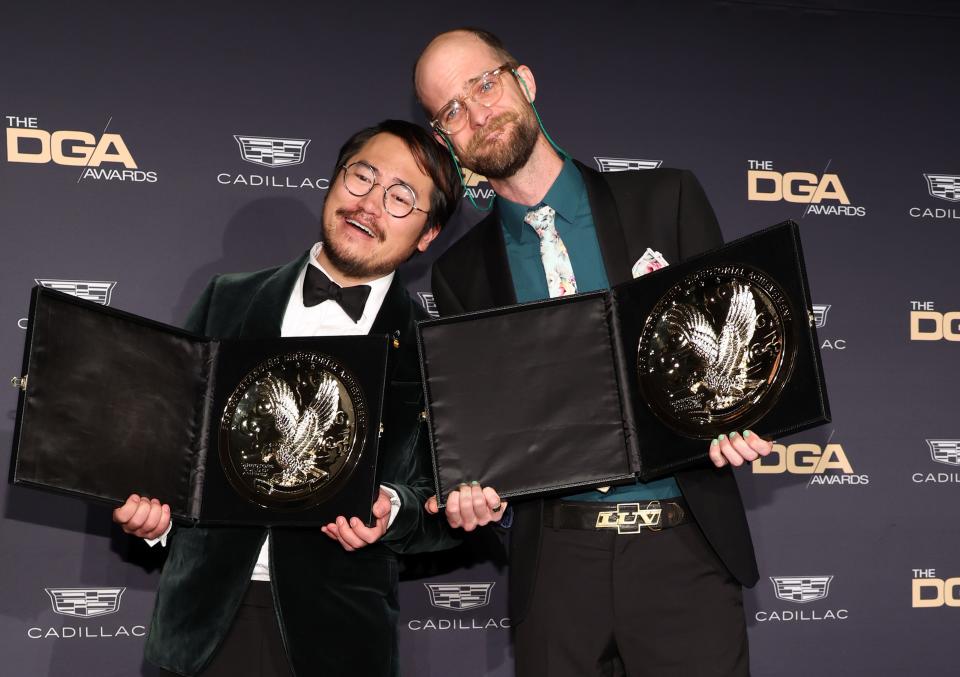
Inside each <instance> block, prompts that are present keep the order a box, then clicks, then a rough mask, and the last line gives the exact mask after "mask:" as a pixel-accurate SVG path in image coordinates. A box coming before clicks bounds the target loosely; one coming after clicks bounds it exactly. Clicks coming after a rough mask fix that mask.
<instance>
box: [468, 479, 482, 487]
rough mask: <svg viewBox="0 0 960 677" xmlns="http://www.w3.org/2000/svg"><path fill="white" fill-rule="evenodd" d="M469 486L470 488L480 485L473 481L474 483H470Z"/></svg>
mask: <svg viewBox="0 0 960 677" xmlns="http://www.w3.org/2000/svg"><path fill="white" fill-rule="evenodd" d="M470 486H471V487H479V486H480V483H479V482H477V481H476V480H474V481H472V482H471V483H470Z"/></svg>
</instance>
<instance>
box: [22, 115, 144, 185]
mask: <svg viewBox="0 0 960 677" xmlns="http://www.w3.org/2000/svg"><path fill="white" fill-rule="evenodd" d="M5 118H6V121H7V134H6V137H7V144H6V145H7V162H10V163H17V164H32V165H50V164H53V165H60V166H64V167H82V169H81V171H80V175H79V176H78V177H77V183H80V182H81V181H83V180H84V179H92V180H94V181H120V182H132V183H156V182H157V173H156V172H155V171H145V170H144V169H142V168H141V167H140V166H139V165H138V164H137V161H136V160H135V159H134V157H133V153H132V152H131V150H130V146H129V145H127V142H126V141H125V140H124V138H123V136H121V135H120V134H117V133H114V132H108V131H107V130H108V129H110V126H111V123H112V122H113V117H112V116H111V117H110V118H109V119H108V120H107V124H106V125H105V126H104V128H103V131H102V132H100V133H99V134H95V133H93V132H87V131H75V130H64V129H58V130H54V131H48V130H46V129H41V128H40V123H39V120H38V118H37V117H34V116H23V117H21V116H18V115H7V116H5Z"/></svg>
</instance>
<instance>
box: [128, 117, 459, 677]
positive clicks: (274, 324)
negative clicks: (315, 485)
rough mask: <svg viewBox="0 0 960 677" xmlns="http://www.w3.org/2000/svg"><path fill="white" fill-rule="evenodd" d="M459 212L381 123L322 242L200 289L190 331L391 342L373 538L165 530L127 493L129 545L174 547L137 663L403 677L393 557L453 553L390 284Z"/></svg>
mask: <svg viewBox="0 0 960 677" xmlns="http://www.w3.org/2000/svg"><path fill="white" fill-rule="evenodd" d="M458 200H459V180H458V177H457V174H456V170H455V169H454V167H453V165H452V161H451V159H450V157H449V155H447V154H446V152H445V151H444V150H443V148H442V147H440V146H439V145H437V144H436V143H435V141H434V140H433V139H432V138H431V137H430V135H429V134H428V133H427V132H425V131H424V130H423V129H421V128H420V127H417V126H416V125H413V124H410V123H406V122H399V121H391V120H388V121H385V122H383V123H381V124H380V125H377V126H376V127H371V128H368V129H365V130H362V131H361V132H358V133H357V134H356V135H354V136H353V137H351V139H350V140H348V141H347V143H346V144H345V145H344V146H343V148H342V149H341V151H340V156H339V157H338V159H337V165H336V169H335V175H334V177H333V179H332V180H331V183H330V189H329V193H328V195H327V198H326V201H325V204H324V208H323V221H322V229H323V241H322V243H317V244H316V245H314V247H313V248H312V249H311V250H310V251H309V252H306V253H304V254H303V255H302V256H300V257H299V258H298V259H297V260H295V261H293V262H291V263H288V264H287V265H285V266H281V267H279V268H271V269H268V270H263V271H259V272H255V273H247V274H231V275H221V276H217V277H215V278H214V279H213V281H212V282H211V283H210V285H209V286H208V287H207V289H206V290H205V291H204V292H203V294H202V295H201V297H200V299H199V301H198V302H197V303H196V305H195V306H194V308H193V310H192V311H191V313H190V317H189V319H188V320H187V325H186V326H187V329H189V330H190V331H193V332H196V333H199V334H204V335H207V336H213V337H220V338H233V337H244V338H265V337H276V336H305V335H327V334H329V335H333V334H367V333H375V334H384V333H386V334H389V335H390V336H391V337H393V338H394V339H395V340H394V341H393V349H392V352H393V353H394V354H393V355H391V359H390V365H391V366H390V373H389V374H388V381H387V382H388V387H387V391H386V400H385V404H384V430H385V433H384V437H383V439H382V440H381V444H380V464H381V466H382V473H381V482H382V484H381V488H380V495H379V497H378V498H377V500H376V502H375V503H374V505H373V513H374V516H375V518H376V522H375V524H374V526H373V527H369V528H368V527H366V526H364V525H363V524H362V522H361V521H360V520H359V519H357V518H356V517H353V516H340V517H338V518H337V520H336V521H335V522H331V523H330V524H327V525H325V526H323V527H317V528H303V527H299V528H294V527H270V528H265V527H246V526H244V527H210V528H201V527H182V526H177V527H176V528H175V529H172V530H171V529H170V514H169V508H168V506H166V505H165V504H163V503H161V501H160V500H158V499H156V498H153V499H149V498H146V497H140V496H137V495H133V496H131V497H130V499H128V501H127V503H126V504H125V505H124V506H122V507H120V508H118V509H117V510H116V511H115V512H114V520H115V521H117V522H118V523H120V524H121V525H122V527H123V529H124V531H126V532H127V533H130V534H134V535H137V536H140V537H143V538H147V539H148V540H150V539H156V540H161V539H162V538H166V535H167V534H168V533H169V540H170V543H169V547H170V553H169V557H168V559H167V561H166V564H165V566H164V568H163V573H162V576H161V579H160V586H159V591H158V593H157V601H156V607H155V609H154V614H153V620H152V624H151V628H150V634H149V637H148V639H147V646H146V658H147V660H148V661H150V662H151V663H154V664H156V665H158V666H160V667H162V668H164V669H165V670H169V671H172V672H173V673H176V674H181V675H191V676H192V675H199V674H202V675H204V676H210V677H212V676H213V675H220V674H234V675H236V674H243V675H289V674H297V675H318V676H323V677H329V676H332V675H364V676H365V677H375V676H377V675H396V674H398V663H397V633H396V621H397V617H398V608H397V561H396V554H397V553H403V552H416V551H423V550H437V549H441V548H444V547H449V546H451V545H453V544H454V543H455V541H454V540H453V537H452V535H451V533H450V531H448V529H447V527H446V525H445V523H443V522H442V521H441V520H438V519H436V518H434V517H432V516H430V515H427V514H426V513H425V512H424V511H423V508H422V506H423V504H424V501H425V500H426V499H427V498H428V497H429V496H430V495H432V494H433V488H432V480H431V479H430V477H429V469H430V461H429V456H428V440H427V437H426V431H425V429H424V426H423V424H422V422H421V419H420V412H421V411H422V410H423V402H422V388H421V386H420V380H419V379H420V373H419V365H418V361H417V350H416V343H415V336H414V327H415V320H417V319H422V317H421V315H422V311H421V310H420V309H419V308H418V307H417V306H415V305H414V304H413V302H412V301H411V300H410V298H409V296H408V295H407V292H406V291H405V290H404V288H403V286H402V284H401V283H400V281H399V279H398V278H397V277H396V275H395V274H394V271H395V270H396V268H397V266H398V265H400V263H402V262H403V261H405V260H406V259H407V258H409V257H410V256H411V255H413V254H414V253H415V252H416V251H424V250H425V249H426V248H427V246H428V245H429V244H430V242H431V241H432V240H433V239H434V238H435V237H436V235H437V234H438V233H439V231H440V228H441V227H442V225H443V224H444V223H445V222H446V220H447V219H448V218H449V217H450V215H451V214H452V213H453V211H454V209H455V208H456V205H457V203H458ZM331 280H332V282H333V283H334V284H333V285H332V286H331V285H330V281H331ZM363 286H366V287H368V289H363ZM340 288H342V290H341V289H340ZM357 288H359V289H357ZM318 290H319V291H318ZM341 291H342V292H343V293H341ZM318 294H319V297H318V296H317V295H318ZM358 294H359V297H360V298H359V300H358V298H357V296H358ZM350 296H352V297H353V300H352V302H351V300H350V298H348V297H350ZM160 498H161V499H162V497H160ZM251 579H252V580H251ZM267 580H268V581H269V583H267V582H265V581H267Z"/></svg>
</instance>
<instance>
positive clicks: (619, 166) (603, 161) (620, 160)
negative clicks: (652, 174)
mask: <svg viewBox="0 0 960 677" xmlns="http://www.w3.org/2000/svg"><path fill="white" fill-rule="evenodd" d="M593 161H594V162H596V163H597V168H598V169H599V170H600V171H601V172H634V171H639V170H641V169H659V168H660V165H662V164H663V160H640V159H634V158H624V157H597V156H596V155H595V156H594V157H593Z"/></svg>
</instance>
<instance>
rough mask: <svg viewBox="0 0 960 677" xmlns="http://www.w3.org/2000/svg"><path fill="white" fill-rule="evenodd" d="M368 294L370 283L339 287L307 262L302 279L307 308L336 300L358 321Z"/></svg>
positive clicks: (304, 300) (304, 302)
mask: <svg viewBox="0 0 960 677" xmlns="http://www.w3.org/2000/svg"><path fill="white" fill-rule="evenodd" d="M368 296H370V285H368V284H360V285H357V286H356V287H341V286H340V285H339V284H337V283H336V282H333V281H332V280H331V279H330V278H328V277H327V276H326V275H324V274H323V271H322V270H320V269H319V268H317V267H316V266H314V265H311V264H309V263H308V264H307V275H306V277H305V278H304V280H303V305H305V306H306V307H307V308H311V307H313V306H315V305H317V304H318V303H323V302H324V301H327V300H330V301H336V302H337V303H339V304H340V307H341V308H343V312H345V313H346V314H347V315H349V316H350V319H351V320H353V321H354V322H359V321H360V316H361V315H363V308H364V306H366V305H367V297H368Z"/></svg>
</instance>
